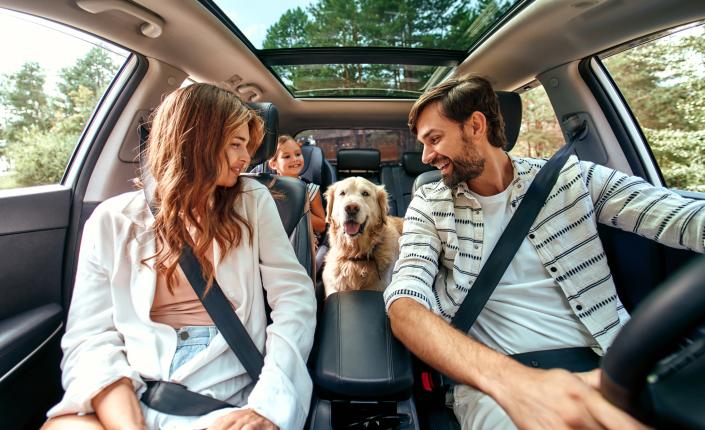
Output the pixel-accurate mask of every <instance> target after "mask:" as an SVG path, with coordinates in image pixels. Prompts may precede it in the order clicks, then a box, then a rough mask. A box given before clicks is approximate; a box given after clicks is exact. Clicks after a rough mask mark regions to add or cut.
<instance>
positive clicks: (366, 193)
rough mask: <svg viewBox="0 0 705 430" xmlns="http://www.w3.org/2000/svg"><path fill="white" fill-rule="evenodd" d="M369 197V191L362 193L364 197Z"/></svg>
mask: <svg viewBox="0 0 705 430" xmlns="http://www.w3.org/2000/svg"><path fill="white" fill-rule="evenodd" d="M369 196H370V193H368V192H367V191H363V192H362V197H369Z"/></svg>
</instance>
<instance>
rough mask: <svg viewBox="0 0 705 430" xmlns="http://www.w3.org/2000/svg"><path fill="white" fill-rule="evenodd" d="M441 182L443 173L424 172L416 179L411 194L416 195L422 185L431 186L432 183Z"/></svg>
mask: <svg viewBox="0 0 705 430" xmlns="http://www.w3.org/2000/svg"><path fill="white" fill-rule="evenodd" d="M440 180H441V171H440V170H437V169H433V170H431V171H428V172H424V173H422V174H420V175H419V176H417V177H416V179H414V185H412V186H411V194H416V190H417V189H419V188H420V187H421V186H422V185H426V184H430V183H431V182H437V181H440Z"/></svg>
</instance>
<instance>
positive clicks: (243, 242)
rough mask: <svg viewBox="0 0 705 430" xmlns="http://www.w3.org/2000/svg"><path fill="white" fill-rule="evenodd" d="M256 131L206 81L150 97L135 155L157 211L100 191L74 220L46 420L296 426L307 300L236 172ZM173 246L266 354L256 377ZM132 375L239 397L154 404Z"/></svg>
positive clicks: (301, 278) (310, 313) (305, 380)
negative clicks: (199, 411)
mask: <svg viewBox="0 0 705 430" xmlns="http://www.w3.org/2000/svg"><path fill="white" fill-rule="evenodd" d="M262 135H263V124H262V120H261V119H260V118H259V117H257V115H256V114H254V113H253V112H252V111H251V110H250V109H249V108H247V107H246V106H245V105H244V104H243V103H242V102H241V101H240V100H239V99H238V98H237V97H236V96H235V95H234V94H233V93H231V92H229V91H227V90H224V89H221V88H218V87H216V86H213V85H208V84H193V85H191V86H188V87H186V88H182V89H179V90H177V91H175V92H174V93H172V94H171V95H169V96H168V97H167V98H166V99H165V100H164V102H163V103H162V104H161V105H160V106H159V108H158V109H157V111H156V112H155V115H154V118H153V122H152V127H151V132H150V137H149V149H148V153H147V157H148V163H149V169H150V171H151V173H152V175H153V176H154V178H155V180H156V183H157V187H156V191H155V201H156V204H157V206H158V207H159V209H158V212H157V214H156V217H155V216H153V215H152V213H151V212H150V210H149V207H148V205H147V202H146V200H145V196H144V193H143V192H142V191H141V190H140V191H136V192H131V193H126V194H123V195H120V196H117V197H114V198H111V199H109V200H107V201H105V202H103V203H102V204H101V205H100V206H98V208H96V210H95V212H94V213H93V215H92V216H91V218H90V219H89V220H88V221H87V222H86V225H85V227H84V233H83V242H82V244H81V254H80V258H79V263H78V268H77V274H76V283H75V287H74V294H73V300H72V305H71V310H70V312H69V317H68V322H67V329H66V334H65V335H64V338H63V340H62V348H63V351H64V358H63V361H62V369H63V385H64V388H65V390H66V392H65V394H64V397H63V399H62V400H61V402H60V403H59V404H58V405H56V406H55V407H53V408H52V409H51V410H50V411H49V413H48V416H49V417H50V419H49V420H48V421H47V423H46V424H45V428H46V429H51V430H55V429H80V428H86V429H88V428H95V429H100V428H106V429H112V428H120V429H144V428H149V429H162V428H188V429H203V428H212V429H240V428H244V427H245V426H247V427H246V428H248V429H249V428H252V429H274V428H277V427H279V428H282V429H296V428H302V427H303V424H304V421H305V419H306V415H307V412H308V407H309V402H310V396H311V390H312V385H311V380H310V377H309V375H308V371H307V369H306V358H307V356H308V354H309V352H310V349H311V344H312V341H313V331H314V326H315V309H316V303H315V298H314V294H313V286H312V285H311V280H310V279H309V278H308V277H307V276H306V273H305V272H304V270H303V268H302V267H301V266H300V265H299V263H298V262H297V260H296V256H295V255H294V253H293V251H292V249H291V246H290V244H289V242H288V238H287V237H286V233H285V232H284V229H283V227H282V224H281V221H280V219H279V216H278V213H277V210H276V207H275V205H274V201H273V200H272V198H271V196H270V194H269V192H268V190H267V189H266V188H265V187H264V186H262V185H260V184H259V183H258V182H256V181H254V180H251V179H248V178H241V177H239V173H240V172H241V171H243V169H245V168H246V166H247V165H248V164H249V162H250V154H252V153H254V151H255V150H256V148H257V147H258V146H259V144H260V143H261V140H262ZM184 244H189V245H190V246H191V247H192V249H193V252H194V254H195V256H196V257H197V259H198V260H199V262H200V263H201V267H202V270H203V272H204V275H205V277H206V279H208V280H209V285H210V280H212V279H213V278H215V279H216V280H217V281H218V284H219V285H220V287H221V288H222V290H223V292H224V294H225V296H226V297H228V299H229V300H230V301H231V302H232V305H233V307H234V308H235V309H236V313H237V315H238V317H239V318H240V320H241V321H242V323H243V325H244V326H245V327H246V328H247V331H248V332H249V334H250V336H251V337H252V339H253V340H254V342H255V344H256V345H257V347H258V349H259V350H260V351H262V352H263V353H264V351H266V355H265V360H264V367H263V369H262V373H261V375H260V378H259V380H258V381H257V382H256V383H254V384H253V383H252V380H251V379H250V377H249V376H248V375H247V373H246V371H245V369H244V367H243V366H242V364H241V363H240V361H239V360H238V359H237V358H236V356H235V355H234V353H233V352H232V350H230V348H228V346H227V344H226V341H225V339H224V338H223V336H222V335H221V334H220V333H219V332H218V329H217V327H215V326H214V325H213V322H212V320H211V319H210V317H209V316H208V314H207V312H206V311H205V309H204V308H203V305H202V304H201V302H200V301H199V300H198V297H197V296H196V295H195V293H194V292H193V290H192V289H191V286H190V284H189V283H188V281H187V280H186V279H185V276H184V274H183V272H182V271H181V269H180V268H179V266H178V258H179V256H180V253H181V249H182V247H183V246H184ZM263 287H264V290H266V297H267V301H268V303H269V305H270V306H271V308H272V312H271V319H272V324H271V325H270V326H269V327H267V318H266V314H265V310H264V292H263ZM265 329H266V336H265ZM146 379H153V380H163V381H173V382H178V383H181V384H184V385H185V386H186V387H188V389H189V390H191V391H195V392H198V393H201V394H205V395H209V396H212V397H215V398H217V399H220V400H224V401H227V402H229V403H231V404H234V405H238V406H241V408H229V409H221V410H217V411H214V412H211V413H210V414H207V415H204V416H202V417H179V416H173V415H166V414H163V413H160V412H157V411H155V410H153V409H150V408H148V407H147V406H146V405H144V404H143V403H140V402H139V397H140V395H141V394H142V392H143V391H144V389H145V385H144V380H146Z"/></svg>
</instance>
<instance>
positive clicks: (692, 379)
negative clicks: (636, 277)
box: [600, 257, 705, 429]
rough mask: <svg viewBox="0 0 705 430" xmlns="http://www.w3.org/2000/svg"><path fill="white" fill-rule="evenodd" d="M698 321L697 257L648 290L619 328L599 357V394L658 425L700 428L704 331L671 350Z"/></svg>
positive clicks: (704, 302)
mask: <svg viewBox="0 0 705 430" xmlns="http://www.w3.org/2000/svg"><path fill="white" fill-rule="evenodd" d="M703 323H705V257H700V258H697V259H696V260H695V261H693V262H692V263H690V264H689V265H687V266H686V267H685V268H684V269H682V270H680V271H679V272H677V274H676V275H674V276H673V277H671V278H669V279H668V280H667V281H666V282H665V283H663V284H662V285H661V286H660V287H659V288H658V289H657V290H656V291H654V292H653V293H652V294H650V295H649V296H648V297H647V298H646V299H645V300H644V302H643V303H642V304H641V305H640V306H639V308H638V309H637V310H636V312H634V314H633V315H632V318H631V320H630V321H629V322H628V323H627V324H626V325H625V326H624V327H623V328H622V330H621V331H620V333H619V335H618V336H617V338H616V339H615V341H614V343H613V345H612V346H611V347H610V348H609V350H608V351H607V354H606V355H605V357H604V359H603V360H602V380H601V381H600V385H601V386H600V390H601V392H602V394H603V396H604V397H605V398H606V399H607V400H609V401H610V402H612V403H613V404H615V405H616V406H618V407H620V408H621V409H623V410H625V411H627V412H629V413H631V414H632V415H634V416H635V417H637V418H639V419H640V420H642V421H643V422H646V423H648V424H651V425H656V426H658V427H659V428H688V429H705V335H703V334H705V333H700V336H696V338H695V340H694V341H691V342H690V344H689V345H687V346H685V347H684V348H682V349H681V350H680V351H679V352H678V353H675V354H672V353H673V351H674V350H675V349H677V347H678V345H679V344H681V343H682V340H683V339H684V338H685V337H686V336H688V335H689V334H692V333H693V332H694V331H695V330H696V329H697V328H698V327H700V326H701V325H702V324H703ZM669 355H670V356H669ZM666 356H669V357H668V358H667V359H666V360H663V359H664V357H666Z"/></svg>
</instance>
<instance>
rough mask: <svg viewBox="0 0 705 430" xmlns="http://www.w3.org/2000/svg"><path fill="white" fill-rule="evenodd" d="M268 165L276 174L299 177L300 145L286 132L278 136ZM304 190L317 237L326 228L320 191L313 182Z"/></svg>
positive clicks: (301, 165) (300, 162) (302, 158)
mask: <svg viewBox="0 0 705 430" xmlns="http://www.w3.org/2000/svg"><path fill="white" fill-rule="evenodd" d="M269 167H270V168H271V169H272V170H275V171H276V172H277V174H278V175H281V176H290V177H292V178H299V179H301V178H300V177H299V174H300V173H301V170H303V168H304V157H303V154H302V153H301V146H300V145H299V144H298V143H297V142H296V141H295V140H294V138H293V137H291V136H289V135H286V134H285V135H282V136H279V139H277V151H276V152H275V153H274V156H273V157H272V158H271V159H270V160H269ZM306 191H307V193H308V198H309V203H310V205H309V207H310V212H309V218H310V220H311V227H313V231H314V232H315V233H316V236H317V238H318V237H320V235H321V234H323V231H325V229H326V215H325V211H324V210H323V201H322V200H321V193H320V192H319V186H318V185H317V184H313V183H307V184H306Z"/></svg>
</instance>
